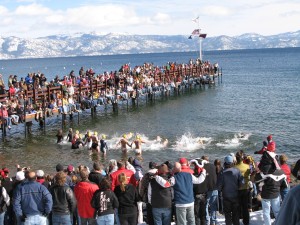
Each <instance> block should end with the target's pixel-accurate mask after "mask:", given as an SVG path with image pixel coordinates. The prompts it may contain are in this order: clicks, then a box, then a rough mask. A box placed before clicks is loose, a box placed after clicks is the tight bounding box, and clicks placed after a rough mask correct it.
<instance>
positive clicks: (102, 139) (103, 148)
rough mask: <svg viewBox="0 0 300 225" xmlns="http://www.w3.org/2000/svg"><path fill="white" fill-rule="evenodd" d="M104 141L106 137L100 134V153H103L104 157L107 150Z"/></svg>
mask: <svg viewBox="0 0 300 225" xmlns="http://www.w3.org/2000/svg"><path fill="white" fill-rule="evenodd" d="M105 139H106V135H105V134H102V137H101V140H100V151H101V152H102V153H103V155H106V151H107V150H108V146H107V143H106V141H105Z"/></svg>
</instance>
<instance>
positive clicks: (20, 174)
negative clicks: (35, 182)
mask: <svg viewBox="0 0 300 225" xmlns="http://www.w3.org/2000/svg"><path fill="white" fill-rule="evenodd" d="M24 179H25V174H24V172H23V171H19V172H17V173H16V180H17V181H21V180H24Z"/></svg>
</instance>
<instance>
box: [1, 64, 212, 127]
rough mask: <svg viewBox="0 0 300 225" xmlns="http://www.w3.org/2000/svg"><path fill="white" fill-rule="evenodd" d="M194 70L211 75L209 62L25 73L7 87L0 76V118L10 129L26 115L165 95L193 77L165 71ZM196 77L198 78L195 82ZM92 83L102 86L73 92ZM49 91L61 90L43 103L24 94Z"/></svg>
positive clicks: (66, 111) (10, 80)
mask: <svg viewBox="0 0 300 225" xmlns="http://www.w3.org/2000/svg"><path fill="white" fill-rule="evenodd" d="M197 66H200V68H201V73H199V74H201V76H200V77H202V76H203V74H207V73H212V71H214V66H213V65H212V64H211V63H209V62H201V61H199V60H195V61H193V60H191V61H190V62H189V63H187V64H177V63H171V62H169V63H167V64H166V65H164V66H161V67H158V66H154V65H153V64H152V63H144V64H143V65H140V66H135V67H133V68H131V67H130V66H129V64H125V65H122V66H121V68H120V70H119V71H114V72H113V71H111V72H104V73H102V74H96V73H95V72H94V71H93V69H87V70H85V69H84V68H83V67H81V68H80V70H79V72H78V74H77V75H76V73H75V72H74V70H72V71H71V72H70V73H69V75H66V76H64V77H59V76H58V75H57V76H56V77H55V78H54V79H52V80H49V78H47V77H46V76H45V74H43V73H41V72H37V73H29V74H28V75H27V76H26V77H25V78H23V77H22V78H20V79H19V78H18V76H17V75H10V76H9V78H8V81H7V82H8V83H7V85H6V84H5V82H4V80H3V77H2V75H1V74H0V106H1V109H0V118H2V119H3V120H4V122H5V124H6V126H7V127H8V128H9V129H10V128H11V126H12V125H15V124H18V123H23V122H24V121H25V115H26V114H35V119H36V120H37V121H40V119H42V118H43V116H45V115H48V116H50V115H53V114H54V112H56V111H59V112H60V113H63V114H72V113H74V112H78V111H81V110H85V109H87V108H93V107H97V106H99V105H103V104H110V103H113V102H116V101H117V100H118V99H122V100H124V99H126V100H127V99H129V98H136V96H137V95H138V94H140V95H145V94H151V93H153V92H156V91H164V92H166V94H167V93H169V92H170V91H171V89H172V88H174V87H177V88H178V87H180V85H182V84H187V83H188V82H191V80H190V78H189V77H190V76H194V74H185V75H176V76H173V75H172V76H171V75H170V74H168V73H167V72H168V71H170V70H172V71H174V70H182V69H185V68H189V69H192V68H195V67H197ZM158 74H164V78H163V79H155V76H156V75H158ZM200 77H199V76H198V78H197V79H200ZM159 78H161V77H159ZM201 79H202V78H201ZM95 81H97V83H99V84H105V85H102V86H101V88H99V89H97V90H93V91H91V90H90V88H87V89H86V90H85V91H81V92H80V93H79V91H78V90H77V87H78V86H81V87H90V86H91V83H93V82H95ZM197 82H199V80H198V81H197ZM7 87H8V90H7V89H6V88H7ZM52 87H61V89H59V90H54V91H52V92H51V94H50V96H47V98H46V99H47V101H42V100H35V99H33V97H29V95H27V93H28V91H32V90H35V92H36V91H42V92H44V93H45V95H48V91H47V90H48V88H52ZM99 87H100V85H99ZM61 90H62V91H61ZM1 96H2V97H1Z"/></svg>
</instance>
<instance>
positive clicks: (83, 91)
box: [0, 64, 222, 140]
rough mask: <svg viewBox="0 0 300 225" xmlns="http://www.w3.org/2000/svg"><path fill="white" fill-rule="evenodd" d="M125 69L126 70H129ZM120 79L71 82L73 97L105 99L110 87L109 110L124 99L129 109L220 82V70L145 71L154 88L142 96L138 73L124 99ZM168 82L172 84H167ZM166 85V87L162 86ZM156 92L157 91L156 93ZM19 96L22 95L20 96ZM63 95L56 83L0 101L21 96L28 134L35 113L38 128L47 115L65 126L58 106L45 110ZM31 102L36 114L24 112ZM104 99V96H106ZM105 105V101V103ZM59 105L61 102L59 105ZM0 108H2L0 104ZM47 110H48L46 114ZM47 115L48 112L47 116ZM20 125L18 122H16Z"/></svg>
mask: <svg viewBox="0 0 300 225" xmlns="http://www.w3.org/2000/svg"><path fill="white" fill-rule="evenodd" d="M129 72H130V71H128V72H127V73H129ZM122 75H123V76H124V75H125V76H124V78H122V77H119V79H118V83H116V80H113V82H112V84H111V83H110V84H108V82H107V81H108V80H107V79H105V80H104V81H102V82H101V81H99V79H93V78H92V79H91V80H90V81H89V83H88V84H87V85H82V84H81V85H76V84H75V85H74V95H73V98H74V100H75V101H76V102H77V103H78V104H81V103H82V102H81V101H82V97H83V96H90V97H91V99H92V100H94V99H93V96H94V93H102V94H103V97H104V98H106V94H107V91H109V90H111V88H113V89H114V101H113V102H109V104H112V106H113V107H112V109H113V112H117V111H118V104H119V102H126V104H127V109H128V108H129V105H130V104H132V105H135V106H139V102H140V101H142V100H143V99H144V100H145V102H146V103H147V102H150V101H151V102H155V100H156V99H157V98H158V97H159V96H161V97H163V96H169V95H176V94H180V92H184V90H186V89H187V88H188V89H190V90H191V89H192V88H195V87H197V86H200V87H201V86H203V85H207V84H208V85H212V84H215V82H216V79H217V81H218V83H220V82H221V83H222V70H220V69H218V70H216V69H214V68H213V67H211V68H205V69H203V67H201V66H200V65H195V64H194V65H193V66H192V67H191V68H189V67H184V68H183V67H177V68H175V69H170V70H164V71H160V72H156V73H151V72H150V73H148V74H146V75H147V76H148V77H149V78H151V79H152V80H153V82H152V85H151V89H154V91H151V92H150V91H149V92H146V93H145V95H143V96H141V95H140V92H141V91H142V90H143V89H145V88H146V87H145V84H143V83H142V79H141V75H136V76H134V82H133V85H132V87H133V89H132V90H130V91H127V92H126V93H127V96H128V97H127V98H124V97H122V96H121V95H120V94H119V93H118V91H120V90H123V89H125V88H126V80H125V79H126V76H127V75H128V74H126V73H125V74H124V73H122ZM171 84H172V85H171ZM166 87H170V88H166ZM157 93H159V94H157ZM21 95H22V96H21ZM65 95H66V86H65V85H60V86H56V87H54V86H49V85H48V86H47V87H45V88H43V89H40V88H39V89H36V88H33V89H32V90H24V91H22V92H19V93H17V95H14V96H12V95H10V93H9V91H6V94H3V95H0V103H1V104H6V103H7V102H10V101H12V100H14V101H18V99H19V98H20V97H23V98H24V106H23V107H24V115H23V118H24V124H25V125H24V133H25V137H26V136H27V134H28V133H30V132H31V126H32V125H33V122H34V121H35V120H36V118H37V115H36V114H37V113H39V116H38V120H37V121H38V123H39V125H40V126H41V127H43V129H44V131H45V132H46V118H47V119H51V116H57V115H60V114H61V116H62V119H61V121H62V128H64V127H65V126H66V121H67V114H63V113H62V112H60V111H59V109H53V110H49V109H48V104H49V103H50V101H51V100H53V96H57V98H58V99H61V102H63V98H64V96H65ZM29 100H30V102H31V103H32V105H35V106H36V107H37V106H39V110H38V111H37V112H36V113H31V114H28V113H26V108H27V104H28V101H29ZM106 100H107V99H106ZM105 104H107V101H106V103H105ZM62 106H63V105H62ZM105 107H106V105H105ZM0 110H3V108H2V107H1V109H0ZM96 110H97V106H93V107H92V108H91V115H92V116H93V115H94V114H95V113H96ZM50 112H51V113H50ZM50 114H51V115H50ZM73 114H77V122H78V124H79V123H80V114H81V110H78V111H77V112H75V113H72V114H70V115H69V116H70V117H72V118H73ZM0 124H1V130H2V138H3V140H4V137H5V136H6V134H7V131H6V129H7V126H6V120H5V119H4V118H1V120H0ZM18 126H20V125H18Z"/></svg>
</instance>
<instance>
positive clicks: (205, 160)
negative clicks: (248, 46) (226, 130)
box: [0, 135, 300, 225]
mask: <svg viewBox="0 0 300 225" xmlns="http://www.w3.org/2000/svg"><path fill="white" fill-rule="evenodd" d="M275 151H276V144H275V142H274V141H273V139H272V136H271V135H269V136H268V138H267V141H266V143H265V142H264V145H263V147H262V149H261V150H260V151H256V152H254V153H255V154H261V159H260V160H259V162H255V161H254V160H253V157H252V156H251V155H246V154H245V153H244V152H243V151H242V150H239V151H237V152H236V153H231V154H229V155H227V156H225V158H224V160H222V161H221V160H220V159H215V160H213V161H212V160H211V159H210V158H209V157H208V156H205V155H203V156H201V157H199V158H196V159H190V160H188V159H187V158H180V159H178V161H177V160H176V162H173V161H170V160H169V161H165V162H157V163H156V162H153V161H151V162H149V164H148V168H147V169H146V168H145V166H143V164H144V162H143V159H142V158H141V157H140V155H138V154H137V155H136V157H129V158H128V159H126V160H125V159H122V160H115V159H111V160H110V161H109V164H108V165H107V167H106V166H104V165H102V164H101V163H100V162H94V163H93V168H92V169H91V170H90V169H89V167H88V166H84V165H79V166H78V167H77V168H74V166H73V165H68V166H67V167H64V166H62V165H61V164H57V165H56V167H55V169H56V173H55V174H53V175H46V174H45V173H44V171H43V170H37V171H33V170H31V169H30V168H21V167H20V166H17V169H16V173H14V172H11V171H9V170H8V169H7V168H3V169H2V170H1V186H0V225H2V224H10V225H14V224H17V225H23V224H25V225H27V224H39V225H44V224H45V225H46V224H53V225H60V224H68V225H73V224H74V225H75V224H77V225H87V224H89V225H90V224H92V225H93V224H97V225H103V224H109V225H113V224H121V225H127V224H130V225H136V224H143V223H146V224H149V225H160V224H163V225H170V224H171V223H172V222H176V224H178V225H185V224H188V225H193V224H197V225H206V224H209V225H214V224H217V223H218V220H217V214H223V215H224V216H225V221H226V224H227V225H229V224H234V225H238V224H240V222H242V223H243V224H244V225H248V224H251V221H250V216H249V215H250V212H251V211H252V210H258V209H260V208H262V211H263V217H264V223H265V224H266V225H271V224H272V221H273V220H274V219H275V223H276V224H279V225H281V224H298V223H299V217H298V216H297V215H299V212H298V211H297V210H298V208H299V206H298V203H297V199H296V198H295V196H298V195H299V193H298V192H299V191H298V190H299V188H298V187H295V188H293V189H292V190H291V191H290V184H291V173H292V174H293V175H294V176H295V178H298V177H299V169H300V162H299V163H297V164H296V166H295V167H294V169H293V170H292V171H291V169H290V167H289V166H288V165H287V157H286V156H285V155H280V156H277V155H276V153H275ZM11 173H12V174H13V176H12V177H10V174H11ZM289 192H290V193H293V194H289ZM282 202H283V203H282ZM289 202H292V204H293V205H292V206H290V205H289ZM281 204H282V206H281ZM291 213H292V214H291ZM272 218H274V219H272ZM289 221H293V223H290V222H289Z"/></svg>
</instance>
